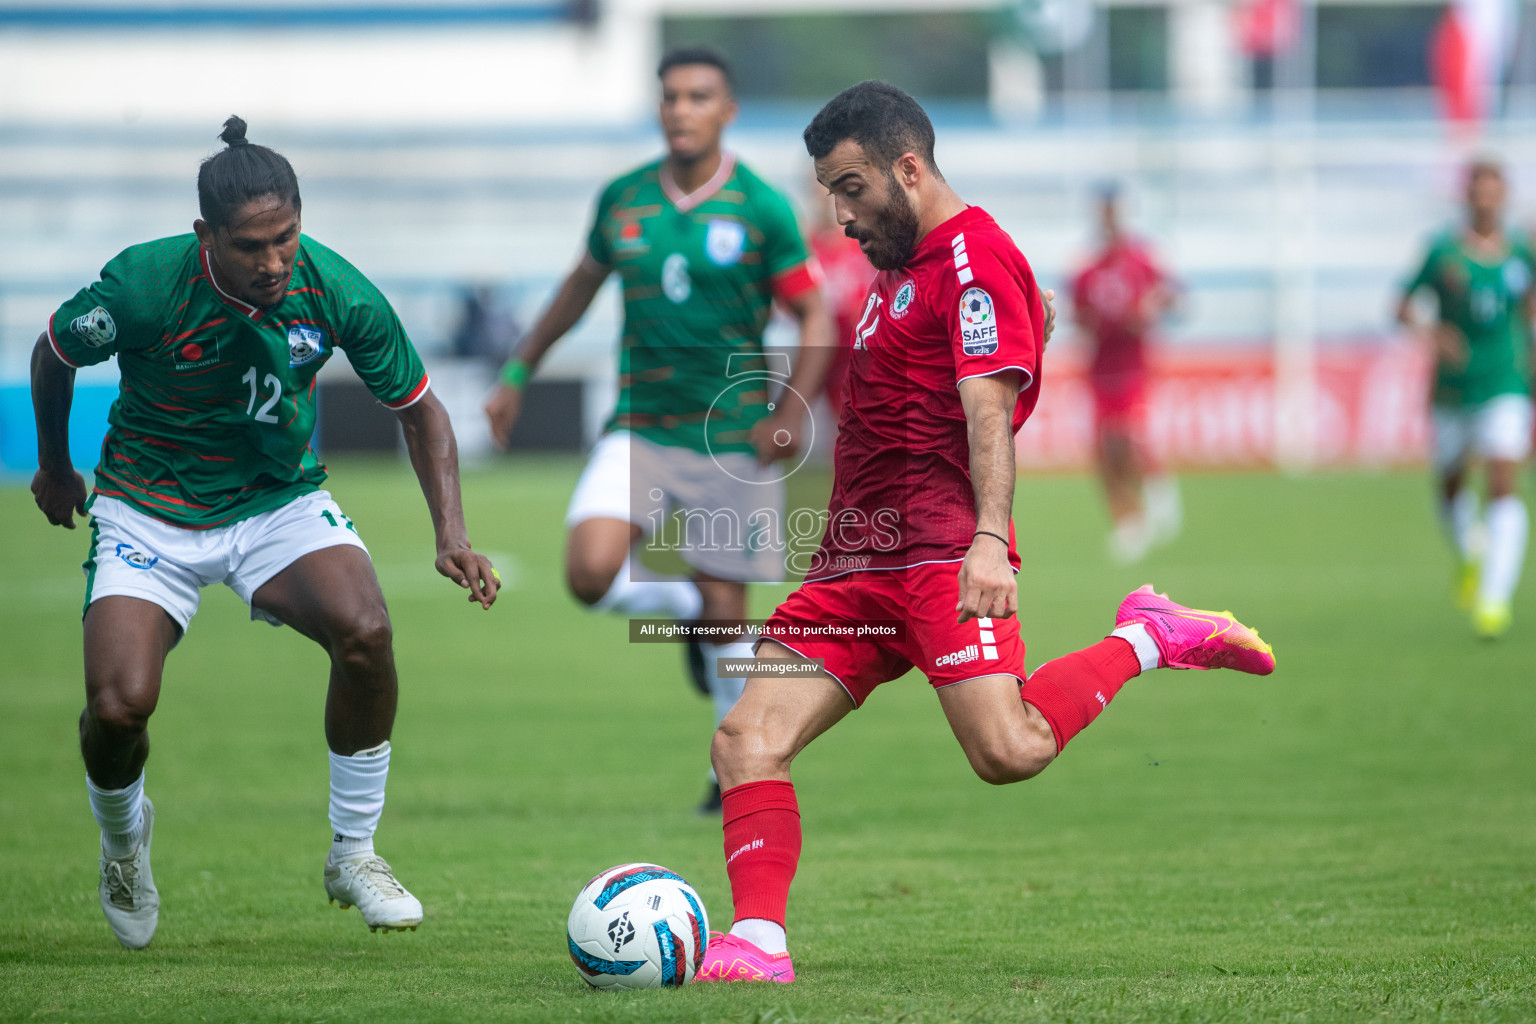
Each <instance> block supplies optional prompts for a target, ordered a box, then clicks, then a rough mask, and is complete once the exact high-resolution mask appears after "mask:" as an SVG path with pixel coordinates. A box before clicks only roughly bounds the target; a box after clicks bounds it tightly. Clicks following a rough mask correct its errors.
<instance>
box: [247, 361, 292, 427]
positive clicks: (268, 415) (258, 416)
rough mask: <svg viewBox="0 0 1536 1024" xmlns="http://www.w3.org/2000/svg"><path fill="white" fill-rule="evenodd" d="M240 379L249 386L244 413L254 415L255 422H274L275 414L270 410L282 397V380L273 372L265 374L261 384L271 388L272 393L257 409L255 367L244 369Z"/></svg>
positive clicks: (275, 419) (275, 420)
mask: <svg viewBox="0 0 1536 1024" xmlns="http://www.w3.org/2000/svg"><path fill="white" fill-rule="evenodd" d="M240 380H241V382H242V383H245V384H249V385H250V386H251V400H250V401H249V402H246V403H245V414H246V415H247V416H254V417H255V420H256V422H257V423H276V422H277V415H276V414H275V413H274V412H273V411H272V407H273V406H275V405H277V401H278V399H280V398H282V397H283V382H282V381H280V380H278V379H277V376H276V375H275V374H271V373H269V374H267V379H266V380H265V381H263V382H262V384H263V385H264V386H266V387H269V388H271V389H272V394H271V396H269V397H268V398H267V400H266V401H265V402H262V403H261V408H260V409H257V408H256V399H257V397H258V396H257V394H256V367H254V366H253V367H251V368H250V369H249V370H246V371H245V376H243V377H241V378H240Z"/></svg>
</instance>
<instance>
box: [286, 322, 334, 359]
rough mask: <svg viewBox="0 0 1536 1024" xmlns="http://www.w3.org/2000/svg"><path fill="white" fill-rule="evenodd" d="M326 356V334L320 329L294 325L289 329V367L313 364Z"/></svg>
mask: <svg viewBox="0 0 1536 1024" xmlns="http://www.w3.org/2000/svg"><path fill="white" fill-rule="evenodd" d="M323 355H325V332H324V331H322V330H321V329H320V328H318V327H307V326H305V325H304V324H294V325H293V326H292V327H290V328H288V366H289V368H290V369H291V368H293V367H296V366H303V365H304V364H305V363H312V362H314V361H315V360H316V359H319V358H320V357H321V356H323Z"/></svg>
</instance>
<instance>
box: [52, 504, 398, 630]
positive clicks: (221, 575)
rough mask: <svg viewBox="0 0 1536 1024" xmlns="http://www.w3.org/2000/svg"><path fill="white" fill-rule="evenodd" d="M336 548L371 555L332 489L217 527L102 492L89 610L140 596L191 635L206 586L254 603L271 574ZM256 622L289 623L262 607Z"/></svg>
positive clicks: (89, 567)
mask: <svg viewBox="0 0 1536 1024" xmlns="http://www.w3.org/2000/svg"><path fill="white" fill-rule="evenodd" d="M337 544H350V545H352V546H353V547H358V548H362V549H363V551H364V553H366V552H367V551H368V548H367V547H366V546H365V545H364V544H363V542H362V539H361V538H360V537H358V535H357V530H356V529H355V528H354V527H353V526H352V520H350V519H348V518H347V517H346V515H345V514H343V513H342V511H341V506H339V505H337V504H336V502H335V501H334V500H332V498H331V495H330V492H329V491H312V492H310V493H309V494H304V495H300V496H299V497H297V498H295V499H293V500H292V501H290V502H289V503H288V504H286V505H284V506H282V507H281V508H275V509H273V510H272V511H270V512H262V513H259V514H257V515H254V516H251V517H250V518H249V519H242V520H240V521H239V522H236V523H230V524H229V525H228V526H217V527H214V528H213V529H211V530H189V529H187V528H186V527H184V526H176V525H173V524H171V523H167V522H164V521H163V520H159V519H156V518H154V517H153V516H148V515H145V514H144V513H143V512H140V511H139V510H138V509H136V508H134V507H133V506H132V505H129V504H127V503H126V502H122V501H119V500H118V499H116V498H108V497H103V496H100V495H98V496H97V497H96V499H95V500H94V501H93V502H91V551H90V554H89V555H88V556H87V557H86V560H85V564H84V565H83V566H82V568H83V569H84V570H85V607H86V608H89V607H90V606H91V602H93V601H98V600H100V599H101V598H103V597H112V596H119V595H120V596H123V597H137V598H140V599H141V600H144V601H150V602H153V603H154V604H157V605H159V606H160V607H161V608H164V609H165V611H166V614H168V615H169V616H170V617H171V618H172V619H173V620H175V622H176V625H177V626H179V627H181V632H182V633H183V634H185V633H186V631H187V627H188V626H189V625H191V623H192V616H193V615H195V614H197V606H198V604H199V602H200V601H201V598H202V588H203V587H208V586H212V585H213V584H215V583H223V584H224V585H225V586H227V587H229V589H230V590H233V591H234V592H235V593H236V594H238V595H240V600H242V601H244V602H245V603H246V604H247V605H249V604H250V603H251V595H253V594H255V593H256V591H257V590H259V589H260V588H261V585H262V584H264V583H266V582H267V581H268V580H270V579H271V578H272V577H274V576H276V575H277V574H278V573H280V572H282V571H283V570H284V569H286V568H287V567H288V566H290V565H292V564H293V563H294V562H296V561H298V560H299V559H300V558H302V557H303V556H305V555H307V554H309V553H310V552H312V551H319V550H320V549H321V548H328V547H334V546H335V545H337ZM251 618H252V619H253V620H259V621H262V622H270V623H271V624H272V625H274V626H280V625H282V623H281V622H278V621H277V620H276V619H275V618H273V617H272V616H270V615H268V614H267V613H266V612H263V611H259V610H258V609H256V608H252V609H251Z"/></svg>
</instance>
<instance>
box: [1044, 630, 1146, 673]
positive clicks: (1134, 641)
mask: <svg viewBox="0 0 1536 1024" xmlns="http://www.w3.org/2000/svg"><path fill="white" fill-rule="evenodd" d="M1109 635H1110V636H1117V637H1119V638H1120V639H1121V640H1124V641H1125V642H1126V643H1128V644H1130V645H1131V646H1132V647H1134V648H1135V649H1136V659H1137V660H1138V661H1140V662H1141V670H1142V671H1143V672H1150V671H1152V670H1153V669H1155V668H1159V667H1161V666H1162V664H1163V655H1162V652H1160V651H1159V650H1158V649H1157V641H1156V640H1153V639H1152V635H1151V634H1150V633H1148V632H1147V627H1146V625H1145V624H1144V623H1140V622H1133V623H1131V624H1130V625H1129V626H1118V627H1116V628H1115V631H1114V632H1112V633H1110V634H1109ZM1035 671H1037V672H1038V671H1039V669H1036V670H1035Z"/></svg>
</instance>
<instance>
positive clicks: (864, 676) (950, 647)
mask: <svg viewBox="0 0 1536 1024" xmlns="http://www.w3.org/2000/svg"><path fill="white" fill-rule="evenodd" d="M959 576H960V563H959V562H930V563H929V564H927V565H919V566H915V567H913V568H910V569H878V570H871V571H867V572H852V573H849V574H847V575H846V576H838V577H836V578H834V579H830V580H821V581H817V582H814V583H803V584H801V586H800V589H799V590H796V591H795V592H794V593H793V594H790V595H789V597H788V598H787V599H786V600H785V601H784V603H783V604H781V605H779V607H778V609H777V610H776V611H775V612H774V613H773V616H772V617H771V618H769V620H768V625H767V626H766V627H765V629H764V634H765V636H766V637H769V638H771V639H772V640H773V641H774V642H776V643H780V644H782V645H784V646H785V647H788V648H789V649H790V650H792V651H794V652H795V653H796V654H799V655H801V656H802V657H805V658H820V659H825V663H826V669H827V673H828V674H829V675H831V676H832V678H833V679H835V680H837V682H838V683H839V684H840V685H841V686H842V688H843V689H844V690H846V691H848V696H849V697H851V698H853V703H854V706H855V707H859V706H861V705H863V703H864V700H865V698H867V697H868V696H869V695H870V693H872V692H873V691H874V689H875V687H877V686H879V685H880V684H881V683H886V682H890V681H891V680H892V679H896V678H897V677H899V676H903V675H906V673H907V671H908V670H910V669H911V668H913V667H914V666H915V667H917V668H919V669H922V671H923V673H924V674H925V675H927V677H928V681H929V682H930V683H932V684H933V686H934V688H935V689H937V688H938V687H941V686H948V685H949V684H950V683H959V682H964V681H965V680H967V679H976V678H978V677H980V676H990V675H1010V676H1013V677H1015V678H1016V679H1018V680H1019V682H1020V683H1022V682H1023V681H1024V641H1023V640H1022V639H1020V637H1019V620H1018V618H1017V616H1015V617H1014V618H1010V619H970V620H968V621H966V622H963V623H957V622H956V621H955V614H956V613H955V605H956V604H957V603H958V602H959V600H960V585H959ZM891 620H898V621H900V622H901V623H902V624H903V625H904V626H905V629H904V631H903V635H901V636H898V637H897V638H896V639H893V640H890V641H886V640H878V641H866V640H851V639H850V640H843V639H834V640H825V639H813V640H800V639H797V638H796V636H795V633H796V631H797V630H798V631H799V632H801V633H806V632H811V633H814V632H815V630H814V628H813V627H817V626H822V627H824V626H827V625H831V624H842V625H848V626H853V627H857V626H858V625H859V624H860V623H875V622H882V621H884V622H889V621H891Z"/></svg>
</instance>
